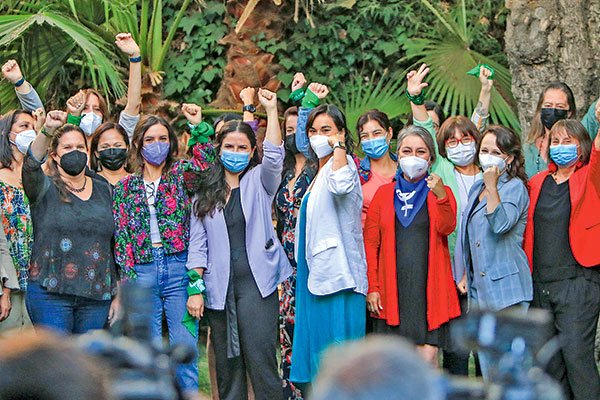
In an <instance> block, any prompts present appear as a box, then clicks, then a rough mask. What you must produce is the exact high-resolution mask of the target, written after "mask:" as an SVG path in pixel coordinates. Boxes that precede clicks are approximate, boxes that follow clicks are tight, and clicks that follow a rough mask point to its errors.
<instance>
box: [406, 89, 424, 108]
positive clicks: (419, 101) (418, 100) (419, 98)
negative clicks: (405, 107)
mask: <svg viewBox="0 0 600 400" xmlns="http://www.w3.org/2000/svg"><path fill="white" fill-rule="evenodd" d="M406 97H407V98H408V100H409V101H410V102H411V103H413V104H414V105H416V106H421V105H423V103H425V94H424V93H423V91H421V93H419V94H417V95H416V96H413V95H411V94H410V93H408V89H406Z"/></svg>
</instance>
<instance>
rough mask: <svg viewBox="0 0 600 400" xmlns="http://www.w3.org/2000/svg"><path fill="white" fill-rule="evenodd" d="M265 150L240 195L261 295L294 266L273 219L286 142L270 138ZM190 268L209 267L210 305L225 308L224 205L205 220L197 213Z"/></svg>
mask: <svg viewBox="0 0 600 400" xmlns="http://www.w3.org/2000/svg"><path fill="white" fill-rule="evenodd" d="M263 153H264V156H263V161H262V164H259V165H257V166H256V167H254V168H252V169H251V170H250V171H248V172H246V174H245V175H244V177H243V178H242V180H241V181H240V197H241V202H242V210H243V212H244V217H245V219H246V251H247V252H248V261H249V263H250V269H251V270H252V275H253V276H254V280H255V281H256V284H257V286H258V289H259V290H260V293H261V295H262V296H263V297H267V296H268V295H270V294H271V293H273V292H274V291H275V290H276V289H277V285H278V284H279V283H281V282H283V281H284V280H285V279H287V277H288V276H290V275H291V273H292V267H291V265H290V262H289V260H288V258H287V256H286V254H285V252H284V250H283V247H282V246H281V242H280V241H279V239H278V238H277V234H276V233H275V229H274V228H273V222H272V219H271V209H272V204H273V198H274V197H275V194H276V193H277V189H278V188H279V184H280V183H281V171H282V169H283V157H284V150H283V145H281V146H276V145H274V144H272V143H270V142H268V141H266V140H265V142H264V144H263ZM187 268H188V269H191V268H204V282H205V284H206V307H207V308H210V309H213V310H223V309H224V308H225V298H226V296H227V285H228V283H229V273H230V269H231V268H230V249H229V240H228V234H227V224H226V223H225V217H224V216H223V210H218V209H217V210H216V211H215V213H214V214H213V215H212V216H205V217H204V218H201V219H200V218H197V217H196V216H195V215H194V213H192V218H191V224H190V245H189V248H188V260H187Z"/></svg>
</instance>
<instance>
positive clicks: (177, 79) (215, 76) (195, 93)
mask: <svg viewBox="0 0 600 400" xmlns="http://www.w3.org/2000/svg"><path fill="white" fill-rule="evenodd" d="M173 3H176V1H175V0H169V1H168V2H167V6H172V5H173ZM175 8H176V7H171V8H168V11H165V14H168V17H170V18H173V14H174V13H173V9H175ZM224 18H225V6H224V4H223V2H222V1H214V0H211V1H206V2H204V4H203V5H202V6H201V7H200V8H196V9H192V10H190V11H188V13H187V15H186V16H185V17H183V19H182V20H181V23H180V27H179V30H178V32H177V35H176V39H175V40H174V43H173V45H172V46H171V51H170V52H169V54H168V56H167V60H166V62H165V73H166V75H165V84H164V96H165V97H167V98H169V99H171V100H175V101H179V102H190V103H197V104H201V105H202V104H208V103H209V102H210V101H211V100H212V97H213V94H215V93H216V92H217V90H218V88H219V84H220V81H221V78H222V77H223V69H224V67H225V65H226V64H227V60H226V58H225V52H226V50H227V49H226V48H225V47H224V46H222V45H220V44H219V40H221V39H222V38H223V37H224V36H225V35H226V34H227V33H228V31H229V28H228V27H227V25H225V23H224ZM168 23H169V19H168V20H167V24H168Z"/></svg>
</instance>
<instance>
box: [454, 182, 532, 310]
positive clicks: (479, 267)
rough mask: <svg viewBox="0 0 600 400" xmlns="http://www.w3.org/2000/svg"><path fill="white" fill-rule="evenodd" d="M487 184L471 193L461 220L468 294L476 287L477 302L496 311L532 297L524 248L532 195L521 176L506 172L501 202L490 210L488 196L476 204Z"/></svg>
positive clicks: (474, 188)
mask: <svg viewBox="0 0 600 400" xmlns="http://www.w3.org/2000/svg"><path fill="white" fill-rule="evenodd" d="M483 188H484V183H483V180H480V181H477V182H476V183H475V184H474V185H473V187H472V188H471V191H470V192H469V201H468V203H467V208H466V209H465V210H466V211H467V214H466V215H465V216H464V217H463V219H462V221H461V229H462V238H461V239H462V245H463V249H464V252H463V256H464V262H465V266H466V271H467V282H468V285H469V292H470V293H471V290H472V288H475V289H476V290H477V298H476V299H477V302H478V303H479V306H480V307H482V308H486V309H490V310H493V311H498V310H501V309H503V308H506V307H509V306H511V305H514V304H517V303H520V302H523V301H531V300H532V297H533V286H532V280H531V271H530V269H529V263H528V262H527V256H526V255H525V251H524V250H523V233H524V231H525V224H526V223H527V210H528V207H529V195H528V193H527V187H526V186H525V184H524V183H523V182H522V181H521V180H520V179H518V178H510V177H509V176H508V174H507V173H504V174H502V175H501V176H500V178H499V179H498V193H499V195H500V204H499V205H498V207H496V209H495V210H494V212H492V213H491V214H488V213H487V211H486V206H487V198H484V199H483V200H482V201H480V202H479V203H478V204H477V205H475V202H476V201H477V199H478V197H479V195H480V194H481V191H482V189H483ZM471 267H472V270H473V273H470V271H471Z"/></svg>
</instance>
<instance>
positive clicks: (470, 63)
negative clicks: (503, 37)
mask: <svg viewBox="0 0 600 400" xmlns="http://www.w3.org/2000/svg"><path fill="white" fill-rule="evenodd" d="M404 47H405V49H406V59H407V60H413V61H415V60H416V61H415V63H414V64H413V66H411V67H410V68H408V69H407V70H405V71H404V72H403V75H406V73H407V72H408V71H409V70H410V69H413V68H415V67H417V66H418V65H420V64H422V63H425V64H427V65H428V66H429V67H430V68H431V71H430V72H429V76H428V78H427V79H428V83H429V88H428V93H426V96H427V98H429V99H431V100H434V101H435V102H437V103H438V104H440V105H441V106H442V107H443V108H444V111H445V112H446V113H447V114H448V115H458V114H460V115H470V114H471V113H472V112H473V110H474V109H475V107H476V105H477V99H478V98H479V91H480V84H479V80H478V79H476V78H474V77H472V76H470V75H467V71H468V70H470V69H471V68H473V67H475V66H476V65H478V64H479V63H484V64H488V65H490V66H491V67H492V68H494V70H495V76H494V86H495V87H496V90H494V91H493V92H492V101H491V106H490V108H491V109H490V114H491V119H492V121H494V122H497V123H500V124H503V125H507V126H510V127H511V128H514V129H517V130H518V129H519V119H518V117H517V114H516V112H515V110H514V104H515V100H514V98H513V96H512V94H511V91H510V87H511V75H510V71H509V70H508V69H507V68H506V67H504V66H503V65H500V64H499V63H497V62H495V61H494V60H492V59H490V58H489V57H486V56H484V55H482V54H479V53H477V52H475V51H472V50H469V49H467V48H465V46H464V43H462V42H461V41H460V40H458V39H457V38H455V37H449V38H446V39H445V40H441V41H440V40H432V39H413V40H409V41H407V42H406V43H405V45H404ZM405 87H406V83H404V84H403V88H405Z"/></svg>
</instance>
